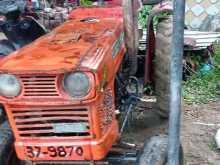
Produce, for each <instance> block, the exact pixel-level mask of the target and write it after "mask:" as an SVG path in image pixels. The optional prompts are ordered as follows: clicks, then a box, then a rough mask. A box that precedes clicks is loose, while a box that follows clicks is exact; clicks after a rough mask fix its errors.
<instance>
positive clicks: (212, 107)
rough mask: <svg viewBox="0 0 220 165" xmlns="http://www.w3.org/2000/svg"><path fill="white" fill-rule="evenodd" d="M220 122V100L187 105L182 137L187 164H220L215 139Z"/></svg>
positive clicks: (219, 154)
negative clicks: (204, 103)
mask: <svg viewBox="0 0 220 165" xmlns="http://www.w3.org/2000/svg"><path fill="white" fill-rule="evenodd" d="M219 124H220V101H218V102H214V103H210V104H206V105H194V106H185V108H184V116H183V121H182V136H181V138H182V143H183V147H184V152H185V161H186V165H219V164H220V151H218V150H217V147H216V144H215V140H214V136H215V134H216V131H217V129H218V128H220V125H219Z"/></svg>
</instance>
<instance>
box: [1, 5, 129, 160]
mask: <svg viewBox="0 0 220 165" xmlns="http://www.w3.org/2000/svg"><path fill="white" fill-rule="evenodd" d="M112 9H113V8H109V11H108V12H109V13H110V12H111V10H112ZM77 10H82V9H80V8H79V9H77ZM77 10H76V11H75V12H76V13H77ZM91 10H93V12H96V10H94V9H92V8H91ZM106 10H108V8H106ZM117 10H118V9H117ZM118 11H119V13H121V10H118ZM100 14H101V13H100ZM119 15H120V14H119ZM78 16H79V15H78ZM78 16H76V18H74V19H73V17H74V16H73V15H72V16H71V17H72V19H70V20H68V21H67V22H66V23H64V24H63V25H61V26H59V27H58V28H56V29H55V30H53V31H52V32H51V33H49V34H47V35H45V36H43V37H41V38H39V39H38V40H36V41H35V42H33V43H31V44H29V45H28V46H25V47H24V48H22V49H21V50H18V51H16V52H14V53H12V54H11V55H10V56H8V57H6V58H4V59H3V60H2V61H1V63H0V72H1V73H7V74H13V75H15V76H16V77H17V78H18V80H19V81H20V85H21V92H20V94H19V96H17V97H14V98H11V99H7V98H5V97H2V96H1V97H0V102H1V103H2V104H3V106H4V108H5V110H6V113H7V116H8V119H9V122H10V125H11V127H12V130H13V133H14V136H15V148H16V153H17V155H18V157H19V158H20V159H21V160H33V161H37V160H54V161H56V160H72V161H74V160H101V159H103V158H104V157H105V156H106V155H107V153H108V151H109V150H110V149H111V147H112V145H113V144H114V143H115V142H116V141H117V139H118V137H119V132H118V123H117V120H116V116H115V93H114V88H115V86H114V79H115V76H116V73H117V71H118V68H119V66H120V64H121V62H122V59H123V57H124V54H125V51H126V49H125V44H124V31H123V21H122V19H121V18H120V17H117V19H116V18H115V17H111V18H109V17H102V16H100V17H98V16H97V17H95V18H94V17H93V18H91V17H90V15H84V16H83V17H81V18H79V17H78ZM72 72H83V73H85V74H86V75H87V76H88V77H89V82H90V88H89V92H88V94H87V95H86V96H85V97H82V98H73V97H71V96H70V95H68V94H67V93H66V92H65V90H64V88H63V79H64V76H65V75H66V74H68V73H72Z"/></svg>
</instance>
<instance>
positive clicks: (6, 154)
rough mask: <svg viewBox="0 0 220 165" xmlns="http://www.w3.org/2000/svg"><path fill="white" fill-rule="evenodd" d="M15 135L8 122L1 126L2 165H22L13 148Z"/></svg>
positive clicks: (0, 164) (0, 154)
mask: <svg viewBox="0 0 220 165" xmlns="http://www.w3.org/2000/svg"><path fill="white" fill-rule="evenodd" d="M13 142H14V139H13V135H12V132H11V129H10V126H9V124H8V122H7V121H5V122H3V123H2V124H1V125H0V165H20V163H19V161H18V159H17V157H16V154H15V151H14V146H13Z"/></svg>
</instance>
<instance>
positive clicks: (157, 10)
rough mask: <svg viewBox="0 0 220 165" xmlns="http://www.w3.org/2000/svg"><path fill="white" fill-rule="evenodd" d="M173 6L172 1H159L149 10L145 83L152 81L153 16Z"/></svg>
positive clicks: (153, 51) (168, 10) (171, 9)
mask: <svg viewBox="0 0 220 165" xmlns="http://www.w3.org/2000/svg"><path fill="white" fill-rule="evenodd" d="M172 11H173V6H172V2H161V3H159V4H157V5H155V6H154V7H153V9H152V11H151V12H150V14H149V16H148V20H147V42H146V43H147V46H146V57H145V74H144V82H145V84H151V83H153V75H152V73H153V59H154V53H155V32H154V27H153V19H154V17H155V16H157V15H159V14H160V13H163V12H170V13H172Z"/></svg>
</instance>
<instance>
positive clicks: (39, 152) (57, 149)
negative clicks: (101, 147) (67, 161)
mask: <svg viewBox="0 0 220 165" xmlns="http://www.w3.org/2000/svg"><path fill="white" fill-rule="evenodd" d="M75 154H76V155H77V156H82V155H83V148H82V147H76V146H48V147H40V146H27V147H26V155H27V157H28V158H30V159H36V158H44V157H51V158H57V157H59V158H62V157H65V158H68V157H72V156H74V155H75Z"/></svg>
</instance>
